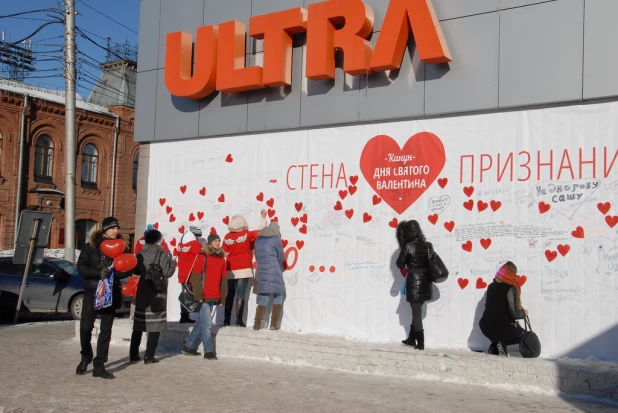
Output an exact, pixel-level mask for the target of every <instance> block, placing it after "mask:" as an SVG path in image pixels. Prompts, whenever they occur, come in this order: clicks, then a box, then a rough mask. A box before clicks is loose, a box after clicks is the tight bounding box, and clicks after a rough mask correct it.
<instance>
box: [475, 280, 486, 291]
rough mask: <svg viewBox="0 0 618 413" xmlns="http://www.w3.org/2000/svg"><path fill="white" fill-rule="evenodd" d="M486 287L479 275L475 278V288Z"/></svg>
mask: <svg viewBox="0 0 618 413" xmlns="http://www.w3.org/2000/svg"><path fill="white" fill-rule="evenodd" d="M486 287H487V283H486V282H485V281H483V279H482V278H481V277H479V278H477V279H476V288H477V289H479V290H482V289H483V288H486Z"/></svg>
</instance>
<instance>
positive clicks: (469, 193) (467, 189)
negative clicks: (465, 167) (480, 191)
mask: <svg viewBox="0 0 618 413" xmlns="http://www.w3.org/2000/svg"><path fill="white" fill-rule="evenodd" d="M463 191H464V194H466V196H467V197H468V198H470V197H471V196H472V194H473V193H474V187H473V186H465V187H464V189H463Z"/></svg>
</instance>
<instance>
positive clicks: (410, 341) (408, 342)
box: [401, 325, 416, 347]
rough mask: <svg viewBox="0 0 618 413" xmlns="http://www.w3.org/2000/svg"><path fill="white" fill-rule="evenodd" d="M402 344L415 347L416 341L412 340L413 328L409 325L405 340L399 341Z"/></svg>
mask: <svg viewBox="0 0 618 413" xmlns="http://www.w3.org/2000/svg"><path fill="white" fill-rule="evenodd" d="M401 343H402V344H405V345H406V346H412V347H415V346H416V339H415V338H414V326H413V325H410V333H409V334H408V338H406V339H405V340H401Z"/></svg>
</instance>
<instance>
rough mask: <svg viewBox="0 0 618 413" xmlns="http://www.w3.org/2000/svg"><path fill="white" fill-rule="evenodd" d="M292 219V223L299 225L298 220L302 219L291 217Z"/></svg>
mask: <svg viewBox="0 0 618 413" xmlns="http://www.w3.org/2000/svg"><path fill="white" fill-rule="evenodd" d="M290 221H292V225H294V226H296V225H298V221H300V220H299V219H298V218H292V219H290Z"/></svg>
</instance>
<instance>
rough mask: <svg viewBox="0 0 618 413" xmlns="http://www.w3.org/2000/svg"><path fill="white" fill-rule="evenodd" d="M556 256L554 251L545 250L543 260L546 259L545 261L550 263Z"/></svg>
mask: <svg viewBox="0 0 618 413" xmlns="http://www.w3.org/2000/svg"><path fill="white" fill-rule="evenodd" d="M557 256H558V253H557V252H556V251H551V250H545V258H547V261H549V262H552V261H553V260H555V259H556V257H557Z"/></svg>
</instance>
